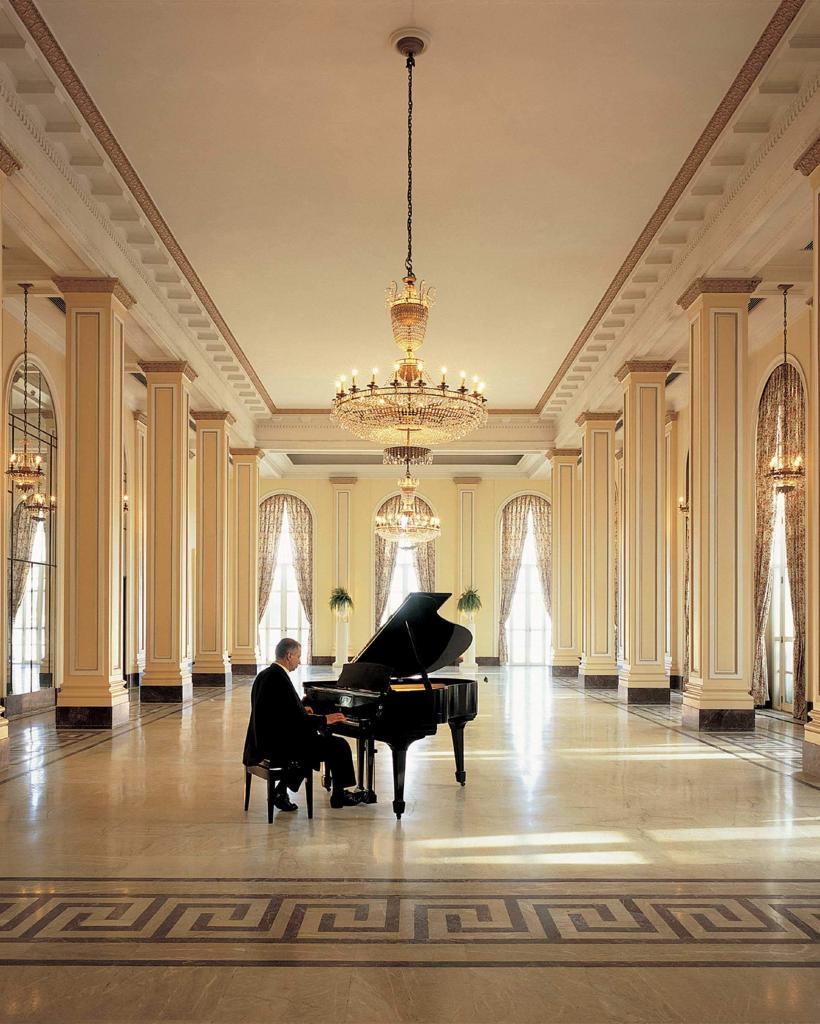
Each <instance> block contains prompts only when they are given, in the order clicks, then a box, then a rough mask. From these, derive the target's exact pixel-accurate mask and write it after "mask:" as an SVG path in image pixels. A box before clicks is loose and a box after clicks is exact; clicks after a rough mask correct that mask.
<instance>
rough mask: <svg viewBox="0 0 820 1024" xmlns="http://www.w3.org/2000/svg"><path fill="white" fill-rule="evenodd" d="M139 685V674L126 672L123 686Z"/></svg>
mask: <svg viewBox="0 0 820 1024" xmlns="http://www.w3.org/2000/svg"><path fill="white" fill-rule="evenodd" d="M139 684H140V673H139V672H128V673H127V674H126V676H125V685H126V686H128V687H132V686H139Z"/></svg>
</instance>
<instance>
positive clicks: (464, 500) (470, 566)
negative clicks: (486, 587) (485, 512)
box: [453, 476, 481, 672]
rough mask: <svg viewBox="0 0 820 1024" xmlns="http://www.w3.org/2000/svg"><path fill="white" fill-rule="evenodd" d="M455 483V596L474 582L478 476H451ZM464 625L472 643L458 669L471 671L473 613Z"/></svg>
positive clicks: (473, 669)
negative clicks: (456, 583)
mask: <svg viewBox="0 0 820 1024" xmlns="http://www.w3.org/2000/svg"><path fill="white" fill-rule="evenodd" d="M453 483H454V484H455V485H456V500H457V503H458V504H457V516H458V536H457V540H456V543H457V544H458V565H457V566H456V571H457V573H458V596H461V594H463V593H464V591H465V590H466V589H467V588H468V587H474V586H475V528H476V510H477V499H478V485H479V484H480V483H481V477H480V476H456V477H453ZM464 625H465V626H466V627H467V629H469V630H470V632H471V633H472V634H473V639H472V643H471V644H470V646H469V647H468V648H467V650H466V651H465V652H464V657H463V659H462V661H461V665H460V666H459V668H460V669H463V670H464V671H465V672H473V671H475V669H476V668H477V667H478V663H477V661H476V636H475V615H468V616H467V617H466V618H465V619H464Z"/></svg>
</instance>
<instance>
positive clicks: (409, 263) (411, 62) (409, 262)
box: [404, 53, 416, 277]
mask: <svg viewBox="0 0 820 1024" xmlns="http://www.w3.org/2000/svg"><path fill="white" fill-rule="evenodd" d="M415 66H416V61H415V58H414V57H413V54H412V53H408V54H407V258H406V259H405V261H404V269H405V270H406V272H407V276H408V277H413V276H414V275H413V68H414V67H415Z"/></svg>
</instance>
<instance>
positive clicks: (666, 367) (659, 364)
mask: <svg viewBox="0 0 820 1024" xmlns="http://www.w3.org/2000/svg"><path fill="white" fill-rule="evenodd" d="M674 365H675V363H674V361H673V360H671V359H628V360H627V361H626V362H625V363H624V364H623V366H622V367H621V368H620V369H619V370H618V372H617V373H616V374H615V376H616V377H617V379H618V380H619V381H622V382H623V381H624V380H626V378H627V377H628V376H629V375H630V374H632V373H662V374H664V376H665V375H666V374H667V373H669V371H670V370H671V369H672V367H673V366H674Z"/></svg>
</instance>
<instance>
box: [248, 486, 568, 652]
mask: <svg viewBox="0 0 820 1024" xmlns="http://www.w3.org/2000/svg"><path fill="white" fill-rule="evenodd" d="M351 490H352V501H351V531H350V532H351V537H350V560H351V586H350V591H351V596H352V598H353V603H354V606H355V609H354V612H353V616H352V618H351V622H350V648H351V653H352V654H355V653H356V652H357V651H359V650H360V649H361V648H362V647H363V646H364V644H365V643H366V642H367V640H368V639H369V638H370V637H371V636H372V634H373V632H374V629H375V624H374V622H373V615H374V612H373V598H374V581H373V562H374V542H373V519H374V516H375V515H376V511H377V509H378V508H379V506H380V505H381V503H382V502H383V501H384V500H385V498H388V497H390V495H392V494H395V493H396V487H395V483H393V482H391V481H389V480H382V479H378V480H370V479H364V480H359V481H358V482H357V483H355V484H353V485H352V487H351ZM281 492H285V493H290V494H295V495H297V496H298V497H300V498H302V499H303V500H304V501H305V502H306V503H307V504H308V506H309V507H310V508H311V510H312V511H313V515H314V609H315V622H314V627H313V628H314V642H313V653H314V655H319V656H327V655H330V654H333V653H334V650H333V645H334V640H335V636H334V633H335V628H334V621H333V616H332V615H331V613H330V610H329V609H328V607H327V602H328V598H329V597H330V591H331V589H332V588H333V586H334V585H335V583H334V578H333V572H334V564H335V551H334V544H335V538H334V520H333V487H332V485H331V483H330V481H329V480H303V479H298V480H293V479H291V480H271V479H263V480H261V481H260V486H259V495H260V501H264V499H265V498H267V497H269V496H270V495H271V494H276V493H281ZM524 492H532V493H535V494H541V495H543V496H545V497H547V498H549V496H550V490H549V481H548V480H546V479H544V478H541V479H538V480H528V479H525V478H521V479H504V480H483V481H482V482H481V483H479V484H477V485H476V520H475V543H474V550H475V556H474V557H475V586H476V587H477V588H478V591H479V594H480V595H481V600H482V602H483V605H484V607H483V609H482V611H481V612H480V613H479V615H478V616H477V618H476V641H477V655H478V657H495V656H497V655H498V612H497V608H498V593H497V579H498V561H499V544H498V533H499V526H500V514H501V510H502V508H503V506H504V505H505V504H506V502H507V501H509V499H510V498H512V497H513V496H514V495H516V494H521V493H524ZM419 495H420V497H422V498H424V499H425V500H426V501H428V502H429V504H430V505H431V506H432V508H433V512H434V513H435V514H436V515H438V516H439V517H440V518H441V525H442V531H441V538H440V539H439V540H438V541H436V587H437V589H438V590H440V591H450V592H451V593H453V595H454V596H453V597H452V598H451V599H450V600H448V601H447V602H446V604H445V605H444V606H443V608H442V612H441V613H442V615H443V616H444V617H445V618H447V619H449V620H450V621H453V622H457V621H458V613H457V611H456V599H457V598H458V594H457V593H456V589H457V586H458V583H457V581H458V563H457V558H458V525H457V513H458V506H457V495H458V491H457V488H456V485H455V483H454V482H453V481H452V480H441V479H431V480H424V479H422V484H421V487H420V488H419Z"/></svg>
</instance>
